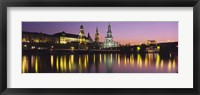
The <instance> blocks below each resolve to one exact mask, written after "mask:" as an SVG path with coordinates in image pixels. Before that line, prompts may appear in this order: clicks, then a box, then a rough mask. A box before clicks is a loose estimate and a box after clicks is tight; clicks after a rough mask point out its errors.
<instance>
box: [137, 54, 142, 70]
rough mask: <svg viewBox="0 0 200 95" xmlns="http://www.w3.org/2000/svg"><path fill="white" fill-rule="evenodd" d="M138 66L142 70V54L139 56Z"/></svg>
mask: <svg viewBox="0 0 200 95" xmlns="http://www.w3.org/2000/svg"><path fill="white" fill-rule="evenodd" d="M137 65H138V66H139V68H142V58H141V55H140V54H137Z"/></svg>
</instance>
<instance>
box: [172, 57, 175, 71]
mask: <svg viewBox="0 0 200 95" xmlns="http://www.w3.org/2000/svg"><path fill="white" fill-rule="evenodd" d="M172 68H173V70H175V68H176V61H175V59H174V60H173V62H172Z"/></svg>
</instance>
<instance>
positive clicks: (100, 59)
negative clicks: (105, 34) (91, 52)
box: [99, 54, 102, 64]
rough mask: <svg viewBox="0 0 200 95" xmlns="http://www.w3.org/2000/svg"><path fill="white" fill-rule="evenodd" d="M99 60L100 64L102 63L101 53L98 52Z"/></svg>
mask: <svg viewBox="0 0 200 95" xmlns="http://www.w3.org/2000/svg"><path fill="white" fill-rule="evenodd" d="M99 61H100V64H101V63H102V58H101V54H99Z"/></svg>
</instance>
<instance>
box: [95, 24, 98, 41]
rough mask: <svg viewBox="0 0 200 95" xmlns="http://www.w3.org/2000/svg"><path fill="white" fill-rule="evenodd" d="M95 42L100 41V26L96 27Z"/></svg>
mask: <svg viewBox="0 0 200 95" xmlns="http://www.w3.org/2000/svg"><path fill="white" fill-rule="evenodd" d="M95 42H99V32H98V27H97V28H96V34H95Z"/></svg>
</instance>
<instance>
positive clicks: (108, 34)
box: [107, 23, 112, 38]
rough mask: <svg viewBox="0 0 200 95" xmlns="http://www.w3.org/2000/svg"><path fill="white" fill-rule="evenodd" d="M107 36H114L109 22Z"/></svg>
mask: <svg viewBox="0 0 200 95" xmlns="http://www.w3.org/2000/svg"><path fill="white" fill-rule="evenodd" d="M107 38H112V31H111V25H110V23H109V24H108V31H107Z"/></svg>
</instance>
